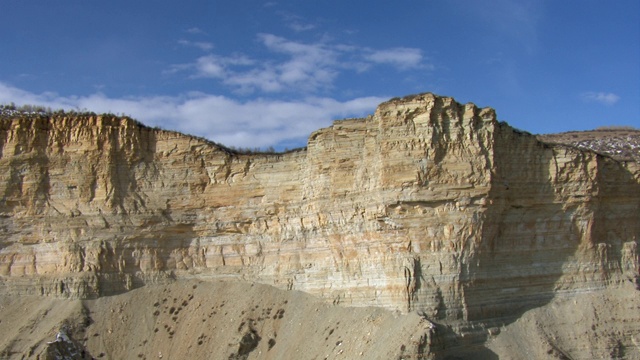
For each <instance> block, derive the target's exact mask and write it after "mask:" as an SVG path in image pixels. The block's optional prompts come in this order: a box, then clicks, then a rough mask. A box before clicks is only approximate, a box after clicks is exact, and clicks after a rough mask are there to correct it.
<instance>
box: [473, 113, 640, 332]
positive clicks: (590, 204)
mask: <svg viewBox="0 0 640 360" xmlns="http://www.w3.org/2000/svg"><path fill="white" fill-rule="evenodd" d="M495 157H496V158H495V165H494V167H495V169H496V170H495V173H494V174H493V184H492V189H491V191H490V193H489V199H490V201H491V205H489V206H488V207H487V209H486V212H485V218H484V230H483V234H482V244H480V246H479V249H476V255H475V258H473V259H472V261H473V262H474V263H472V264H470V266H469V267H468V270H467V271H466V272H463V274H462V278H463V279H464V281H463V283H464V284H466V285H465V288H464V294H465V298H466V300H467V304H466V305H467V320H468V321H471V322H476V321H480V322H482V323H484V324H485V326H486V327H491V326H495V327H500V326H504V325H506V324H509V323H511V322H513V321H515V320H516V319H517V318H519V317H520V316H521V315H522V314H523V313H524V312H526V311H528V310H530V309H533V308H536V307H540V306H544V305H545V304H547V303H549V302H550V301H551V300H552V299H553V298H554V296H555V295H556V294H557V292H558V291H563V290H576V289H586V288H593V285H594V284H593V283H592V282H594V281H595V282H596V285H597V286H598V285H600V286H606V285H607V284H609V283H611V282H615V281H616V279H617V280H620V279H621V278H622V276H621V275H623V274H622V273H623V272H624V269H622V268H621V266H620V265H619V264H620V263H621V257H622V256H623V250H624V249H623V248H624V246H625V245H624V244H625V242H626V243H629V242H635V243H636V246H635V248H637V242H638V238H640V218H639V215H638V214H640V203H639V201H638V194H640V184H639V183H638V182H637V180H636V179H634V177H633V175H632V174H631V173H630V171H629V170H628V169H627V168H625V167H624V166H623V164H621V163H619V162H617V161H615V160H612V159H610V158H606V157H602V156H600V155H597V159H595V163H594V162H593V160H594V158H595V157H596V154H593V153H585V152H580V151H578V150H576V149H572V148H565V147H551V146H549V145H546V144H543V143H540V142H538V141H537V140H536V139H535V138H534V137H533V136H530V135H527V134H520V133H518V132H517V131H516V130H512V129H511V128H509V127H508V126H506V125H501V128H500V129H499V131H497V133H496V143H495ZM594 165H595V167H596V168H595V169H594V168H593V166H594ZM593 174H595V175H596V177H595V178H592V175H593ZM621 214H624V215H622V216H623V217H625V216H626V218H624V219H620V216H621ZM616 217H617V218H616ZM614 218H615V219H614ZM621 220H622V222H621ZM621 224H623V226H620V225H621ZM632 260H633V259H632ZM635 261H637V259H636V260H635ZM583 267H590V268H591V270H589V271H584V272H581V273H579V271H582V270H581V268H583ZM594 270H595V271H594ZM636 272H637V271H636ZM589 276H590V277H591V278H588V277H589ZM635 277H636V279H637V273H636V274H635ZM633 281H636V280H635V279H634V280H633ZM581 282H588V283H582V284H581Z"/></svg>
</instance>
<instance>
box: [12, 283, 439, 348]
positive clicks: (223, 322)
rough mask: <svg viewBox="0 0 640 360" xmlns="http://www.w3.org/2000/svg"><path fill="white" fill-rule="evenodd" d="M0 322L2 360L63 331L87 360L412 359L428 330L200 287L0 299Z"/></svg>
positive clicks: (260, 288)
mask: <svg viewBox="0 0 640 360" xmlns="http://www.w3.org/2000/svg"><path fill="white" fill-rule="evenodd" d="M0 318H1V319H2V321H1V323H0V324H1V327H2V329H3V330H2V331H0V357H2V358H3V359H4V358H11V359H13V358H15V359H20V358H23V357H27V358H36V357H37V356H40V358H41V359H42V358H47V357H46V356H45V354H46V353H47V348H48V347H49V352H51V349H50V348H51V346H50V345H51V344H48V343H51V342H55V341H56V335H57V334H58V332H59V331H60V329H62V328H65V329H66V330H67V331H68V336H69V338H71V339H72V341H74V342H77V343H80V344H82V346H84V349H83V351H84V352H83V353H82V356H84V358H87V359H89V358H91V357H93V358H97V359H291V358H299V359H326V358H329V359H332V358H336V357H341V358H345V359H346V358H362V359H373V358H379V359H400V358H405V359H409V358H412V359H417V358H422V357H425V356H426V355H427V354H426V353H425V351H427V349H428V348H429V347H428V343H427V342H428V341H429V340H430V335H429V333H430V332H431V330H432V328H433V324H432V323H430V322H429V321H427V320H425V319H424V318H423V317H421V316H419V315H417V314H407V315H399V314H397V313H393V312H390V311H387V310H383V309H380V308H347V307H342V306H334V305H330V304H327V303H325V302H322V301H320V300H318V299H316V298H314V297H311V296H309V295H307V294H304V293H302V292H297V291H284V290H278V289H276V288H274V287H270V286H266V285H258V284H248V283H239V282H201V281H179V282H175V283H172V284H169V285H166V286H145V287H143V288H140V289H137V290H133V291H130V292H127V293H124V294H120V295H115V296H109V297H103V298H99V299H96V300H63V299H53V298H48V297H13V298H9V297H4V298H1V299H0ZM48 345H49V346H48ZM54 345H59V344H57V343H54ZM60 352H61V351H60V350H58V353H60ZM78 358H82V357H78Z"/></svg>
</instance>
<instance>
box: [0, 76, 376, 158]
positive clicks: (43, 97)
mask: <svg viewBox="0 0 640 360" xmlns="http://www.w3.org/2000/svg"><path fill="white" fill-rule="evenodd" d="M385 100H387V98H381V97H361V98H355V99H352V100H348V101H338V100H335V99H332V98H326V97H307V98H303V99H300V100H291V101H283V100H268V99H254V100H248V101H238V100H236V99H232V98H229V97H226V96H219V95H212V94H206V93H200V92H192V93H187V94H182V95H179V96H143V97H127V98H110V97H108V96H106V95H104V94H102V93H95V94H92V95H88V96H59V95H57V94H55V93H48V92H47V93H41V94H35V93H32V92H29V91H25V90H22V89H19V88H16V87H12V86H9V85H7V84H4V83H2V82H0V103H10V102H14V103H15V104H16V105H22V104H34V105H42V106H45V107H51V108H52V109H60V108H62V109H67V110H72V109H81V110H82V109H87V110H89V111H94V112H96V113H103V112H111V113H116V114H121V113H124V114H127V115H130V116H132V117H133V118H135V119H138V120H140V121H141V122H143V123H144V124H146V125H149V126H160V127H163V128H165V129H170V130H177V131H180V132H183V133H187V134H192V135H197V136H202V137H205V138H208V139H211V140H213V141H216V142H219V143H222V144H225V145H228V146H231V145H233V146H241V147H252V148H253V147H267V146H275V145H277V144H279V143H283V142H286V143H295V144H297V145H298V146H303V145H304V144H305V142H306V139H307V137H308V136H309V135H310V134H311V132H313V131H315V130H317V129H319V128H322V127H326V126H329V125H330V124H331V121H332V120H333V119H342V118H346V117H354V116H365V115H367V114H370V113H373V111H374V110H375V107H376V106H377V105H378V104H379V103H381V102H383V101H385Z"/></svg>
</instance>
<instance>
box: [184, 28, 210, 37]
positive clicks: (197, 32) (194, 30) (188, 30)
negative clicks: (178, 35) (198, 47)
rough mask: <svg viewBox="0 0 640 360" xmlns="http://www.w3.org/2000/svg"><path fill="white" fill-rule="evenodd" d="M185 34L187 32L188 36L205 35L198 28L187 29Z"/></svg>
mask: <svg viewBox="0 0 640 360" xmlns="http://www.w3.org/2000/svg"><path fill="white" fill-rule="evenodd" d="M185 31H186V32H188V33H189V34H194V35H196V34H206V33H205V32H204V31H203V30H202V29H200V28H198V27H192V28H188V29H187V30H185Z"/></svg>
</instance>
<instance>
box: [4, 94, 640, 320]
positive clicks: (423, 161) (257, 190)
mask: <svg viewBox="0 0 640 360" xmlns="http://www.w3.org/2000/svg"><path fill="white" fill-rule="evenodd" d="M0 152H1V153H0V194H1V196H2V198H1V199H0V200H1V201H0V286H1V287H2V291H3V292H4V293H5V294H10V293H13V294H41V295H55V296H64V297H77V298H95V297H99V296H102V295H109V294H115V293H119V292H123V291H127V290H130V289H133V288H136V287H139V286H141V285H143V284H146V283H158V282H164V281H168V280H170V279H175V278H197V279H209V278H217V279H226V278H229V279H236V278H241V279H244V280H248V281H255V282H260V283H265V284H271V285H275V286H277V287H280V288H284V289H296V290H302V291H305V292H308V293H311V294H314V295H317V296H320V297H323V298H326V299H328V300H329V301H333V302H334V303H339V304H348V305H356V306H382V307H385V308H389V309H396V310H400V311H419V312H421V313H422V314H424V315H425V316H426V317H428V318H430V319H436V320H438V321H441V322H445V323H446V322H451V323H455V322H463V323H467V322H469V321H483V322H485V323H486V324H490V323H491V322H499V321H502V320H503V319H508V318H513V317H515V316H518V315H519V314H521V313H523V312H524V311H527V310H529V309H531V308H533V307H536V306H540V305H542V304H545V303H547V302H549V301H550V300H551V299H552V298H553V297H554V296H558V295H561V294H573V293H579V292H585V291H587V292H588V291H591V290H594V289H602V288H605V287H612V286H618V285H621V284H623V283H626V282H632V283H634V284H638V278H639V271H640V270H639V269H640V265H639V263H640V261H639V253H638V241H639V238H640V167H639V166H638V164H637V163H636V162H633V161H626V162H624V161H616V160H614V159H612V158H609V157H606V156H603V155H599V154H596V153H594V152H590V151H583V150H579V149H577V148H573V147H567V146H562V145H557V144H553V145H551V144H545V143H542V142H540V141H538V140H537V139H536V138H535V137H534V136H532V135H529V134H527V133H523V132H519V131H516V130H514V129H513V128H511V127H509V126H508V125H507V124H505V123H501V122H498V121H497V119H496V114H495V112H494V111H493V110H492V109H490V108H485V109H480V108H478V107H476V106H475V105H473V104H466V105H461V104H458V103H456V102H455V101H454V100H453V99H451V98H446V97H438V96H435V95H432V94H421V95H415V96H411V97H406V98H403V99H392V100H390V101H388V102H386V103H383V104H381V105H380V106H379V107H378V109H377V110H376V112H375V114H373V115H372V116H370V117H368V118H365V119H349V120H342V121H336V122H335V123H334V124H333V125H332V126H331V127H329V128H325V129H321V130H318V131H316V132H315V133H313V134H312V135H311V136H310V138H309V141H308V146H307V148H306V149H300V150H297V151H292V152H288V153H284V154H244V155H241V154H236V153H234V152H233V151H230V150H228V149H226V148H224V147H222V146H219V145H216V144H214V143H211V142H208V141H206V140H204V139H200V138H195V137H191V136H187V135H183V134H179V133H176V132H170V131H163V130H158V129H151V128H148V127H145V126H143V125H141V124H139V123H137V122H135V121H133V120H131V119H128V118H119V117H114V116H108V115H100V116H94V115H76V116H70V115H68V114H66V115H65V114H53V115H46V116H45V115H34V116H18V115H16V116H13V117H9V118H5V119H2V120H1V121H0Z"/></svg>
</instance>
